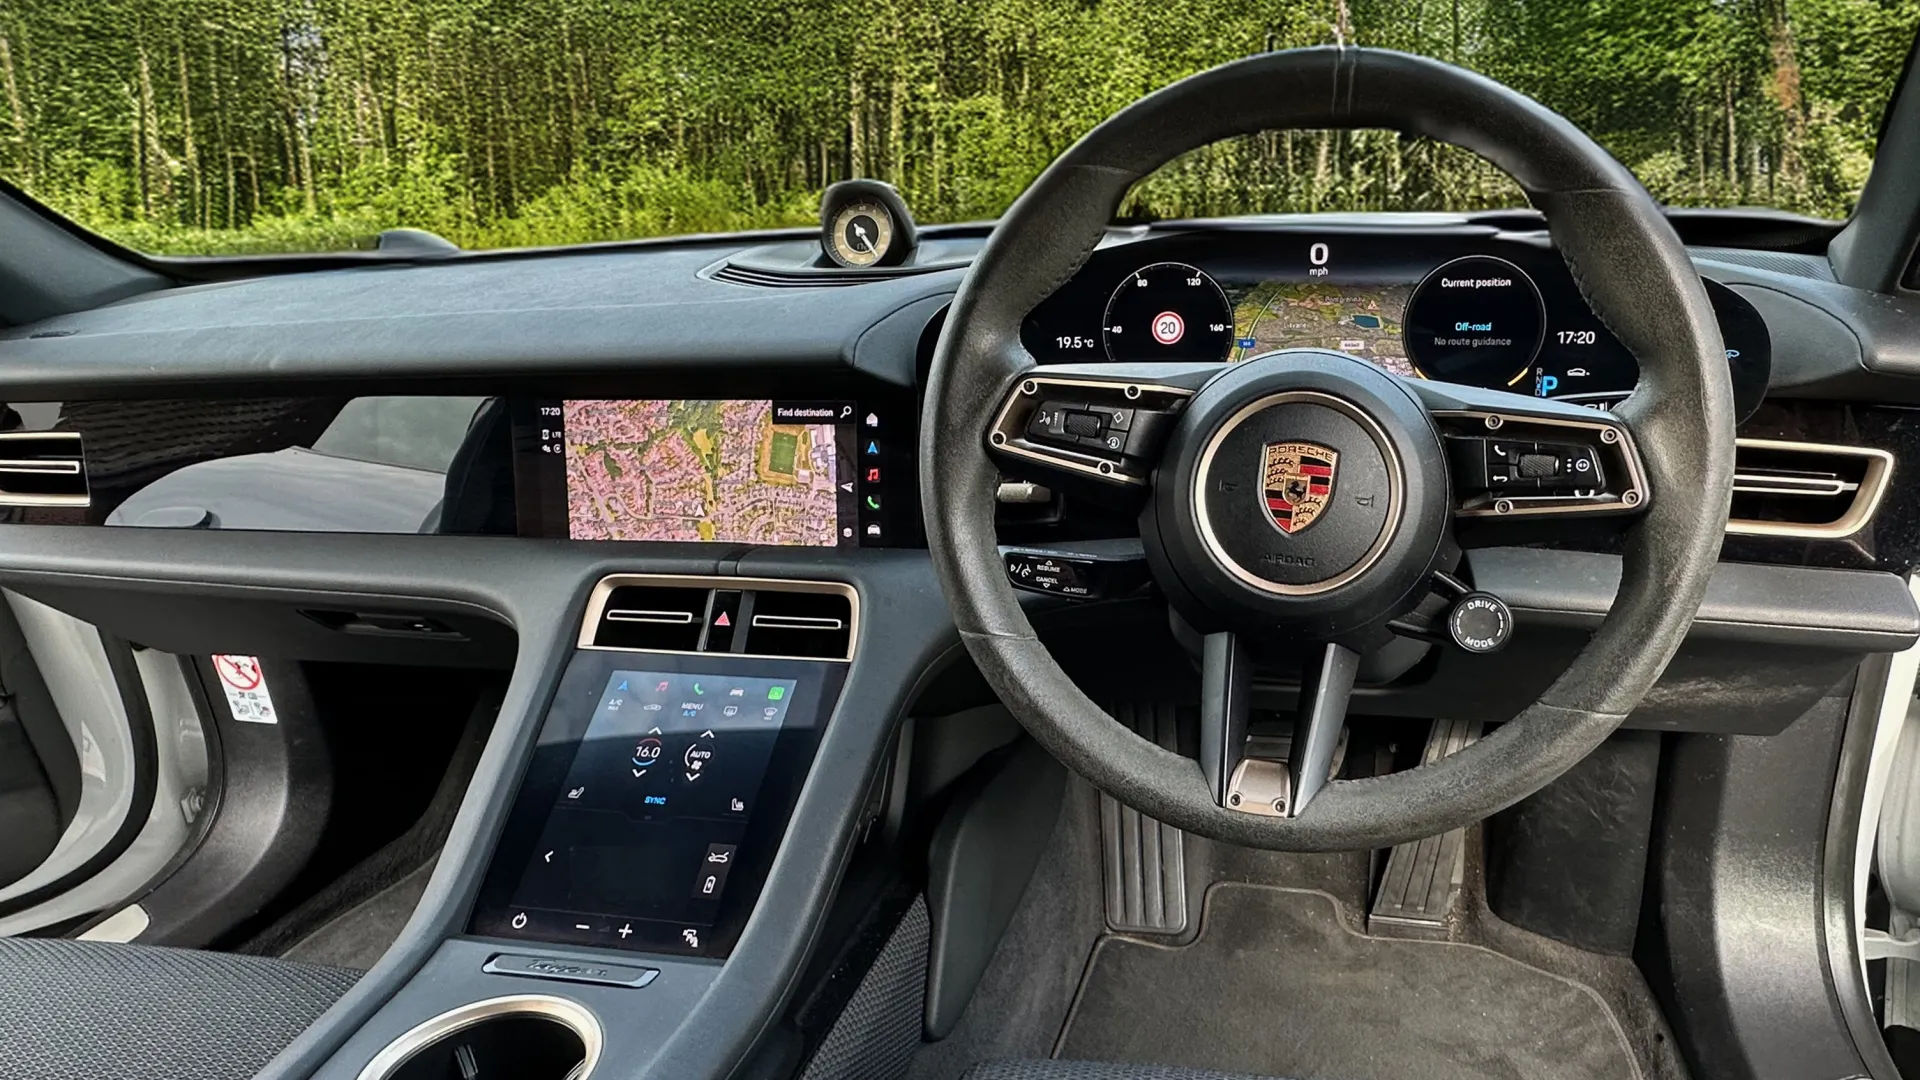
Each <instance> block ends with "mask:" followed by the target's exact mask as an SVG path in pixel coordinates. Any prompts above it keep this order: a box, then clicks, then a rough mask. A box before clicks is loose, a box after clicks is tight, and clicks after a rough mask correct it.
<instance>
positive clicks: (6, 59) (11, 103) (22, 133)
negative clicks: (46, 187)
mask: <svg viewBox="0 0 1920 1080" xmlns="http://www.w3.org/2000/svg"><path fill="white" fill-rule="evenodd" d="M0 84H4V85H5V87H6V91H7V107H8V108H9V109H10V110H12V112H13V134H14V138H15V139H17V140H18V146H17V148H16V150H15V153H14V159H15V164H14V168H16V169H18V170H19V176H20V182H21V184H22V185H24V186H26V187H29V188H30V187H32V186H33V153H32V149H31V147H32V143H31V142H29V141H28V139H27V106H26V103H25V102H23V101H21V99H20V81H19V79H18V78H16V77H15V76H14V72H13V48H12V46H10V45H8V44H7V35H6V32H5V31H4V30H0Z"/></svg>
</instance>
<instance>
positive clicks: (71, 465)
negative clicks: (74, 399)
mask: <svg viewBox="0 0 1920 1080" xmlns="http://www.w3.org/2000/svg"><path fill="white" fill-rule="evenodd" d="M90 501H91V499H90V497H89V493H88V488H87V467H86V452H85V449H84V448H83V447H82V445H81V442H80V433H79V432H77V431H11V432H5V433H0V506H86V505H87V504H88V503H89V502H90Z"/></svg>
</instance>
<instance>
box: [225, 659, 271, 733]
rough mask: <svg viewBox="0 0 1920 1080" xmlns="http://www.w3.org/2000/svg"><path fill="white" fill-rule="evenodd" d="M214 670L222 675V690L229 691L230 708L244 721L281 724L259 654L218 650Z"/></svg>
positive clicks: (244, 722)
mask: <svg viewBox="0 0 1920 1080" xmlns="http://www.w3.org/2000/svg"><path fill="white" fill-rule="evenodd" d="M213 670H214V671H215V672H218V673H219V675H220V689H222V690H225V691H226V692H227V708H228V709H230V710H232V712H233V718H234V719H235V720H238V721H240V722H241V723H243V724H277V723H279V722H280V718H279V716H277V715H275V713H274V711H273V697H272V696H271V695H269V694H268V693H267V677H266V675H264V674H263V673H262V672H261V671H260V658H259V657H257V656H230V655H228V654H226V653H217V654H215V655H214V658H213Z"/></svg>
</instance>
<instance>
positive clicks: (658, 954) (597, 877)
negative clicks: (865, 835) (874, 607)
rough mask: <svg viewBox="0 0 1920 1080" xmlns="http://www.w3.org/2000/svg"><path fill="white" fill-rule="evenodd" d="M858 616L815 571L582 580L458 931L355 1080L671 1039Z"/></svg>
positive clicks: (531, 1070) (728, 934) (596, 1055)
mask: <svg viewBox="0 0 1920 1080" xmlns="http://www.w3.org/2000/svg"><path fill="white" fill-rule="evenodd" d="M859 620H860V602H859V593H858V592H857V591H856V590H855V589H854V588H852V587H851V586H848V585H844V584H840V583H837V582H826V581H800V580H789V579H774V578H750V577H730V576H717V575H685V576H676V575H658V574H644V575H643V574H623V575H614V576H610V577H606V578H603V579H601V580H600V581H599V582H598V583H597V585H596V586H595V587H594V588H593V590H592V592H591V594H590V595H589V597H588V600H587V605H586V611H585V613H584V618H583V620H582V623H581V629H580V633H579V637H578V639H577V641H575V642H574V643H573V645H574V647H573V650H572V652H571V654H570V655H569V656H568V658H567V660H566V662H565V666H564V669H563V670H562V672H561V674H560V678H559V681H558V683H557V685H556V686H555V689H554V692H553V694H552V697H551V699H550V701H549V702H548V704H547V706H546V708H545V712H544V716H543V717H542V718H541V720H540V725H539V729H538V732H537V734H535V736H534V740H533V745H532V747H531V750H530V753H529V756H528V757H527V759H526V760H527V764H526V768H525V770H524V772H523V773H522V774H521V777H520V780H519V782H518V785H517V787H515V788H513V789H511V790H512V798H511V801H510V802H509V803H508V805H507V809H506V813H505V816H504V821H503V823H502V826H501V828H500V831H499V835H498V839H497V841H496V842H495V843H494V845H493V847H492V850H491V852H490V854H488V855H487V857H486V862H485V867H486V868H485V870H484V872H483V873H482V874H481V875H480V877H479V881H478V884H477V888H476V890H475V892H474V894H473V896H474V899H473V903H472V905H471V908H470V909H469V911H468V914H467V915H466V919H465V924H464V926H460V927H458V928H457V929H456V933H457V934H458V936H457V937H454V938H453V939H452V940H448V941H446V942H444V943H443V944H442V945H441V946H440V949H439V950H438V952H437V953H436V954H435V955H434V957H433V958H432V959H431V960H429V962H428V968H427V969H426V972H425V973H424V974H423V975H422V976H417V977H416V978H415V979H414V980H413V981H412V982H411V983H410V984H409V986H408V989H407V991H406V997H408V998H411V1002H412V1003H411V1004H409V1005H408V1006H407V1011H408V1012H410V1013H412V1014H414V1016H415V1017H416V1020H415V1021H414V1022H412V1024H411V1026H410V1027H408V1028H407V1029H406V1030H405V1031H403V1032H402V1033H401V1034H399V1035H398V1036H397V1037H391V1038H390V1039H389V1040H387V1041H386V1042H385V1043H384V1044H383V1045H381V1046H379V1047H378V1049H377V1052H376V1053H374V1055H373V1057H372V1060H371V1061H370V1062H369V1063H368V1064H367V1065H366V1066H365V1067H364V1068H363V1069H362V1070H361V1071H359V1072H358V1073H357V1074H355V1076H356V1080H425V1078H427V1077H428V1076H433V1077H439V1076H443V1075H456V1072H455V1071H449V1070H466V1069H468V1068H469V1067H472V1068H477V1069H479V1070H480V1075H490V1071H489V1070H493V1071H501V1072H502V1075H506V1074H509V1073H511V1074H512V1075H516V1076H525V1077H526V1078H527V1080H543V1078H549V1077H550V1078H551V1080H561V1077H562V1076H574V1075H575V1074H576V1072H577V1066H580V1065H581V1064H582V1063H584V1065H585V1068H586V1069H587V1070H589V1071H593V1070H594V1068H595V1063H596V1062H600V1069H601V1070H604V1069H605V1068H606V1064H605V1062H604V1060H603V1048H604V1049H605V1051H606V1052H607V1053H608V1054H620V1053H628V1054H630V1053H631V1050H630V1049H628V1048H629V1047H630V1046H631V1045H632V1044H633V1043H634V1042H635V1041H636V1037H637V1033H638V1030H639V1028H641V1027H645V1028H650V1029H658V1030H663V1031H671V1030H673V1029H674V1028H675V1027H676V1020H675V1017H676V1016H684V1015H685V1014H686V1011H687V1010H689V1009H691V1008H692V1007H693V1004H694V1002H695V1001H697V1000H698V999H699V996H700V995H701V993H703V992H704V990H705V988H706V987H707V986H708V985H710V984H711V983H712V982H713V981H714V980H715V978H716V976H717V975H718V973H719V970H720V962H723V961H727V960H729V959H730V958H732V957H733V954H734V953H735V951H736V947H738V946H739V945H740V942H741V938H742V934H743V932H744V931H745V929H746V928H747V926H748V924H749V921H750V918H751V916H752V915H753V913H754V911H755V908H756V907H757V906H758V905H759V904H760V901H761V899H762V894H763V892H764V891H765V890H766V888H767V886H768V882H769V878H770V875H771V873H772V870H773V867H774V864H775V861H776V856H777V855H778V854H779V853H780V849H781V844H782V840H783V838H784V837H785V836H786V835H787V834H788V832H789V829H790V827H791V826H792V825H793V823H794V820H795V811H796V805H797V803H798V802H799V800H800V797H801V794H802V790H803V788H804V787H805V783H806V780H807V777H808V775H809V773H810V772H811V771H812V769H813V766H814V764H815V760H816V757H817V756H818V751H819V749H820V747H821V744H822V741H823V739H824V737H825V735H826V733H827V728H828V723H827V721H828V718H829V717H830V716H831V715H832V714H833V711H834V709H835V706H836V704H837V703H838V702H839V699H840V697H841V694H842V691H843V689H844V688H845V684H846V680H847V676H848V673H849V669H850V667H851V661H852V658H853V650H854V646H855V642H856V641H857V640H858V634H859ZM461 931H464V932H463V933H461ZM489 990H493V991H494V992H495V993H496V994H502V995H503V996H495V997H489V996H487V991H489ZM510 990H511V991H517V993H504V992H506V991H510ZM436 1002H437V1004H435V1003H436ZM423 1004H424V1005H426V1006H427V1008H426V1009H424V1010H423V1009H422V1008H421V1006H422V1005H423ZM423 1012H430V1015H426V1017H425V1019H418V1017H419V1016H420V1015H422V1013H423ZM617 1025H627V1027H626V1028H624V1029H623V1028H622V1027H620V1026H617ZM637 1041H638V1042H640V1043H646V1042H647V1041H648V1040H647V1039H645V1038H638V1039H637ZM535 1051H538V1052H537V1053H536V1052H535ZM530 1055H531V1056H530ZM457 1074H459V1075H466V1074H467V1073H465V1072H458V1073H457Z"/></svg>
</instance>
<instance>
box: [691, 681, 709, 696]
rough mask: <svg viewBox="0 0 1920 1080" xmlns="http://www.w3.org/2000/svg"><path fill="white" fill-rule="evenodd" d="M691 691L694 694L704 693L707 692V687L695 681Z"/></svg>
mask: <svg viewBox="0 0 1920 1080" xmlns="http://www.w3.org/2000/svg"><path fill="white" fill-rule="evenodd" d="M693 692H694V693H696V694H705V693H706V692H707V688H706V687H704V686H702V685H700V684H699V683H697V682H696V683H694V684H693Z"/></svg>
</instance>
